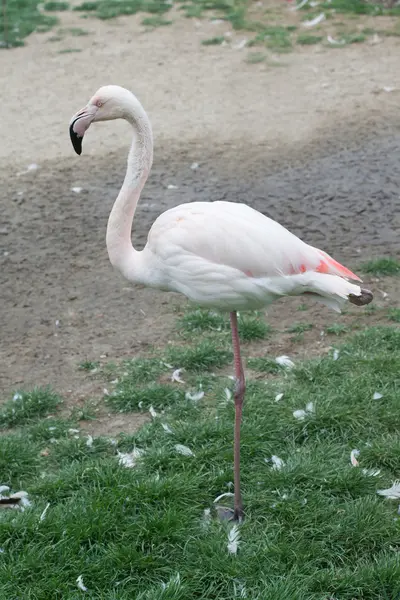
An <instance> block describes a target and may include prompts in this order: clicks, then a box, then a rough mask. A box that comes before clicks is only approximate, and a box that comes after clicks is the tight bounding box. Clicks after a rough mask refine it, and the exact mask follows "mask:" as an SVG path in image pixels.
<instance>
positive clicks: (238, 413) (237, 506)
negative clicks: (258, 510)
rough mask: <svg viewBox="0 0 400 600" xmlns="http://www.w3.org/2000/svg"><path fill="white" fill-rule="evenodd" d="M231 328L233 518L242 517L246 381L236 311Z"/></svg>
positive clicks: (233, 313) (240, 518)
mask: <svg viewBox="0 0 400 600" xmlns="http://www.w3.org/2000/svg"><path fill="white" fill-rule="evenodd" d="M230 319H231V329H232V345H233V357H234V363H235V376H236V385H235V394H234V400H235V434H234V511H233V520H234V521H241V520H242V519H243V514H244V513H243V502H242V495H241V492H240V425H241V422H242V409H243V400H244V393H245V390H246V382H245V378H244V372H243V365H242V359H241V356H240V341H239V332H238V324H237V314H236V311H234V312H231V313H230Z"/></svg>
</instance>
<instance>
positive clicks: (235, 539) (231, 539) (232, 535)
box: [227, 525, 240, 554]
mask: <svg viewBox="0 0 400 600" xmlns="http://www.w3.org/2000/svg"><path fill="white" fill-rule="evenodd" d="M239 544H240V531H239V527H238V526H237V525H233V527H231V529H230V530H229V531H228V544H227V548H228V552H229V554H237V551H238V548H239Z"/></svg>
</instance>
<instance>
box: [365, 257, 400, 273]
mask: <svg viewBox="0 0 400 600" xmlns="http://www.w3.org/2000/svg"><path fill="white" fill-rule="evenodd" d="M361 270H362V271H363V272H364V273H368V274H369V275H376V276H377V277H382V276H385V275H400V262H399V261H398V260H397V259H396V258H390V257H389V258H377V259H375V260H370V261H368V262H366V263H364V264H363V265H361Z"/></svg>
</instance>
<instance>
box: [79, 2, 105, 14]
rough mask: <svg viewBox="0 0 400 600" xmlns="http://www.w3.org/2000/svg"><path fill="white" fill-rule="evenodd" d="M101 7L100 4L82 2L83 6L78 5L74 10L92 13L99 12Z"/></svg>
mask: <svg viewBox="0 0 400 600" xmlns="http://www.w3.org/2000/svg"><path fill="white" fill-rule="evenodd" d="M98 7H99V2H82V4H78V5H77V6H74V9H73V10H78V11H85V12H92V11H95V10H97V9H98Z"/></svg>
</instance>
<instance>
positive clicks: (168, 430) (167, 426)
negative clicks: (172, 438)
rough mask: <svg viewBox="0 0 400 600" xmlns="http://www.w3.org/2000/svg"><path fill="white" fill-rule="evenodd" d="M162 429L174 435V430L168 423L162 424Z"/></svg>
mask: <svg viewBox="0 0 400 600" xmlns="http://www.w3.org/2000/svg"><path fill="white" fill-rule="evenodd" d="M161 427H162V428H163V429H164V431H165V433H171V434H172V433H173V431H172V429H171V428H170V426H169V425H167V424H166V423H161Z"/></svg>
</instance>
